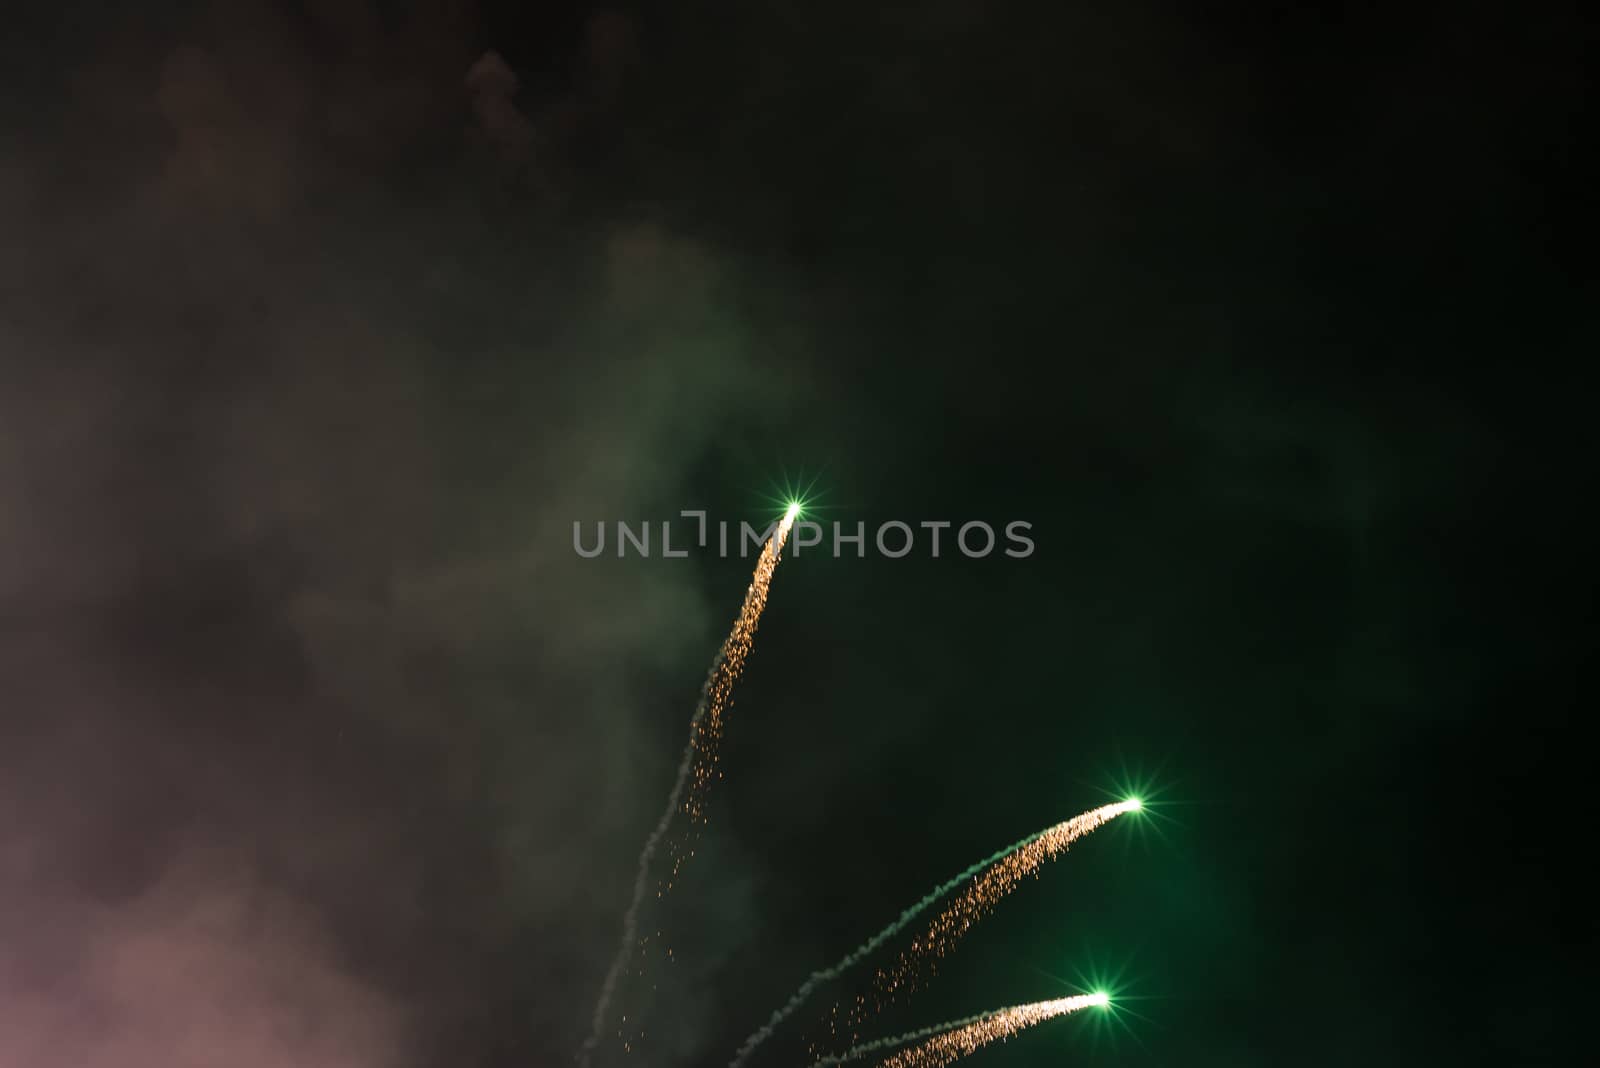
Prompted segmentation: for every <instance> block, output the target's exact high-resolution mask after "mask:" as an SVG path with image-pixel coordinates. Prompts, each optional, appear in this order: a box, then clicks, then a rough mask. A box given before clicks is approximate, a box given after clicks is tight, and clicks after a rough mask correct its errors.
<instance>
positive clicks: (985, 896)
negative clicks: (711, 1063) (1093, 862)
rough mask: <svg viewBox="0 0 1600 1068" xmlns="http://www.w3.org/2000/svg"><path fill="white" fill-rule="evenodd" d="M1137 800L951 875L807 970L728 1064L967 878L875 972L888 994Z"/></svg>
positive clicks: (859, 1014)
mask: <svg viewBox="0 0 1600 1068" xmlns="http://www.w3.org/2000/svg"><path fill="white" fill-rule="evenodd" d="M1140 807H1141V806H1140V802H1138V801H1136V800H1128V801H1119V802H1118V803H1116V804H1114V805H1101V806H1100V807H1099V808H1096V809H1091V810H1089V811H1088V812H1085V813H1083V814H1082V815H1081V816H1074V817H1072V819H1070V820H1066V821H1064V822H1062V823H1058V824H1056V825H1055V826H1053V827H1047V828H1045V829H1044V830H1042V831H1040V832H1039V833H1037V834H1034V835H1030V836H1029V837H1027V838H1024V839H1023V840H1022V841H1020V842H1017V843H1016V844H1014V845H1010V846H1007V847H1006V848H1005V849H1002V850H1001V851H1000V852H998V853H995V854H992V855H991V856H989V857H986V858H984V859H983V860H980V861H979V862H978V863H976V864H974V865H972V866H971V867H969V868H968V869H967V870H966V871H963V872H962V873H961V874H960V875H957V876H956V877H955V878H953V879H950V880H948V881H947V882H944V883H942V884H941V885H939V886H937V887H935V888H934V889H933V890H932V891H930V892H929V893H928V894H927V895H925V896H924V897H923V898H922V900H920V901H918V902H917V903H916V904H915V905H912V906H911V907H910V908H908V909H906V910H905V911H904V912H902V913H901V914H900V916H899V918H898V919H896V920H895V921H894V922H893V923H891V924H890V925H889V926H887V927H885V928H884V929H883V930H881V931H879V932H878V933H877V934H875V935H873V936H872V937H871V938H869V939H867V940H866V941H865V942H863V943H861V945H859V946H857V947H856V948H855V949H854V950H852V951H851V952H850V953H849V954H847V955H846V956H845V957H844V958H843V959H842V960H840V961H839V963H837V964H835V965H834V966H833V967H831V968H828V969H825V970H823V971H820V972H812V973H811V976H810V977H809V978H808V979H806V981H805V982H804V983H802V984H801V985H800V989H799V990H796V991H795V992H794V995H793V996H792V997H790V998H789V1000H788V1001H787V1002H785V1003H784V1005H783V1007H782V1008H780V1009H778V1011H776V1012H774V1013H773V1014H772V1016H771V1017H769V1018H768V1020H767V1022H766V1024H765V1025H764V1026H763V1027H761V1029H760V1030H758V1031H756V1032H755V1033H754V1034H752V1035H751V1036H750V1037H749V1038H747V1039H745V1040H744V1045H742V1046H740V1047H739V1049H738V1051H737V1052H735V1053H734V1056H733V1060H732V1061H731V1062H729V1065H728V1068H740V1066H741V1065H742V1064H744V1062H745V1061H746V1060H748V1059H749V1057H750V1054H752V1053H754V1052H755V1050H756V1047H757V1046H759V1045H761V1043H763V1042H765V1041H766V1040H767V1039H769V1038H771V1037H772V1035H773V1032H775V1031H776V1030H777V1029H778V1025H779V1024H781V1023H783V1021H784V1020H786V1019H788V1018H789V1017H790V1016H791V1015H793V1014H794V1012H795V1011H796V1010H798V1009H799V1008H800V1006H801V1005H803V1004H805V1002H806V1000H807V999H808V998H810V997H811V995H812V994H813V993H815V992H816V990H817V988H818V987H820V986H822V985H823V984H824V983H827V982H830V981H832V980H834V979H837V978H838V977H839V976H841V975H843V974H844V973H845V972H847V971H849V970H850V969H851V968H852V967H854V966H855V965H856V964H859V963H860V962H861V961H863V960H865V959H866V958H867V957H868V956H870V955H871V954H872V953H873V951H874V950H876V949H877V948H878V947H880V946H882V945H883V944H884V943H885V942H887V941H889V939H891V938H893V937H894V936H896V935H898V934H899V933H900V932H902V931H904V930H905V929H906V927H908V926H909V925H910V924H911V922H912V921H913V920H915V919H916V918H917V917H918V916H920V915H921V914H922V913H924V912H926V911H927V910H928V909H929V908H931V907H933V906H934V905H935V904H937V903H938V902H939V901H940V900H941V899H942V898H943V897H944V896H945V895H946V894H948V893H950V892H951V891H952V890H954V889H956V888H957V887H958V886H960V885H961V884H962V883H966V882H968V880H971V882H970V885H968V887H967V889H966V890H965V891H964V892H963V893H962V894H961V896H960V897H958V898H956V899H955V900H954V901H953V902H952V903H951V904H950V905H949V906H948V907H946V908H945V909H944V910H943V911H942V912H940V913H939V915H938V917H936V918H935V919H934V921H933V922H932V923H931V924H929V926H928V930H927V933H926V934H924V935H923V936H922V937H920V938H918V939H917V940H916V941H915V942H913V943H911V946H910V947H909V948H908V949H907V950H906V951H905V952H903V953H902V954H901V955H900V958H899V960H897V961H896V962H895V964H894V965H893V966H892V967H890V968H886V969H883V970H880V971H879V972H878V974H877V977H876V980H875V984H874V985H875V986H876V988H877V990H878V993H879V995H880V999H881V998H883V997H890V998H892V996H893V994H894V992H895V990H896V989H897V988H898V987H899V986H900V985H901V984H902V983H904V982H906V981H907V980H908V979H909V977H910V976H911V974H912V972H913V971H914V970H915V968H916V965H917V963H918V962H919V961H920V960H921V959H922V958H923V957H924V956H925V955H926V954H928V953H929V952H933V953H935V954H936V955H938V956H943V955H944V954H945V952H946V951H948V949H949V948H950V946H951V945H953V944H954V943H955V941H956V940H957V939H959V938H960V937H961V936H962V935H963V934H965V933H966V931H967V930H968V929H969V928H970V927H971V926H972V924H974V923H976V922H977V921H978V920H980V919H982V918H983V917H984V916H985V915H987V914H988V913H989V912H990V911H991V910H992V909H993V908H994V906H995V905H997V904H999V902H1000V899H1001V898H1003V897H1005V895H1006V894H1008V893H1010V892H1011V891H1012V890H1013V889H1015V888H1016V885H1017V883H1018V882H1020V881H1021V880H1022V878H1023V877H1024V876H1026V875H1029V874H1031V873H1033V872H1035V871H1037V870H1038V869H1039V867H1040V866H1041V865H1043V864H1044V862H1045V861H1047V860H1052V859H1054V858H1055V857H1056V856H1058V855H1059V854H1061V853H1062V852H1064V851H1065V850H1066V848H1067V847H1068V846H1070V845H1071V844H1072V843H1073V842H1075V841H1077V840H1078V839H1079V838H1082V837H1083V836H1084V835H1086V834H1088V833H1089V832H1091V831H1093V830H1094V829H1095V828H1097V827H1099V826H1100V825H1102V824H1104V823H1107V822H1109V821H1110V820H1113V819H1115V818H1116V817H1118V816H1120V815H1122V814H1123V813H1126V812H1136V811H1138V810H1139V808H1140ZM865 1011H866V1010H865V999H858V1001H857V1003H856V1008H855V1010H854V1011H853V1012H852V1015H851V1019H850V1023H852V1024H856V1023H860V1022H861V1020H862V1019H863V1018H864V1016H865Z"/></svg>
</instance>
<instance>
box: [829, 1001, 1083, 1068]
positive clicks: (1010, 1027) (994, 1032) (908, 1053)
mask: <svg viewBox="0 0 1600 1068" xmlns="http://www.w3.org/2000/svg"><path fill="white" fill-rule="evenodd" d="M1110 1003H1111V999H1110V998H1108V997H1107V996H1106V995H1105V994H1103V993H1095V994H1076V995H1074V996H1072V997H1069V998H1057V999H1055V1000H1054V1001H1035V1002H1033V1003H1032V1004H1028V1005H1014V1006H1012V1007H1011V1008H1009V1009H995V1010H993V1011H991V1012H984V1013H979V1014H978V1015H976V1016H968V1017H965V1018H964V1019H960V1020H951V1021H949V1022H947V1023H942V1024H935V1025H934V1026H933V1027H925V1028H923V1029H922V1030H920V1031H912V1032H911V1033H910V1034H905V1035H896V1036H895V1037H894V1038H883V1039H879V1040H878V1041H876V1042H868V1043H866V1044H864V1045H860V1046H856V1047H854V1048H852V1049H848V1050H846V1051H845V1052H843V1053H841V1054H839V1055H838V1056H835V1057H824V1058H823V1059H822V1060H820V1061H817V1062H816V1064H815V1065H813V1068H829V1066H831V1065H836V1064H843V1063H845V1062H846V1061H853V1060H858V1059H860V1058H862V1057H866V1056H869V1055H871V1054H874V1053H881V1052H882V1051H884V1050H888V1049H896V1048H897V1047H899V1046H905V1045H908V1044H910V1043H912V1042H921V1045H918V1046H913V1047H912V1048H910V1049H902V1050H898V1052H895V1053H891V1054H890V1055H889V1056H888V1057H886V1058H884V1059H883V1060H882V1061H880V1062H878V1063H879V1068H941V1066H943V1065H946V1064H949V1063H950V1062H951V1061H954V1060H958V1059H960V1058H962V1057H965V1056H966V1055H967V1054H969V1053H971V1052H973V1051H974V1050H976V1049H979V1048H980V1047H983V1046H987V1045H988V1044H989V1043H991V1042H995V1041H999V1040H1003V1039H1007V1038H1010V1037H1011V1036H1012V1035H1014V1034H1016V1033H1017V1032H1018V1031H1022V1030H1025V1029H1027V1028H1029V1027H1032V1026H1034V1025H1035V1024H1041V1023H1044V1022H1045V1021H1046V1020H1053V1019H1055V1018H1056V1017H1058V1016H1065V1015H1067V1014H1068V1013H1071V1012H1078V1011H1079V1010H1081V1009H1087V1008H1089V1007H1091V1006H1102V1007H1103V1006H1106V1005H1109V1004H1110ZM924 1039H926V1041H922V1040H924Z"/></svg>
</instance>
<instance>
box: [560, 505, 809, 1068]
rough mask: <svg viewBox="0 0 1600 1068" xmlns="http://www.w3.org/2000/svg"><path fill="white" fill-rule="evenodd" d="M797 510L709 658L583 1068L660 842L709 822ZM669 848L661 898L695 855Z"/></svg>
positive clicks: (775, 535) (764, 552)
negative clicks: (722, 755)
mask: <svg viewBox="0 0 1600 1068" xmlns="http://www.w3.org/2000/svg"><path fill="white" fill-rule="evenodd" d="M799 514H800V506H799V505H797V504H791V505H790V506H789V508H788V511H786V512H785V513H784V516H783V519H782V520H781V521H779V523H778V524H777V526H776V528H775V529H774V530H773V532H772V535H771V537H769V538H768V539H767V542H766V544H765V545H764V546H763V547H762V549H761V558H760V559H759V560H757V561H756V569H755V574H754V575H753V576H752V577H751V580H750V586H749V588H747V589H746V590H745V593H744V604H743V605H742V606H741V607H740V609H739V615H738V618H736V619H735V620H734V621H733V627H732V629H731V630H729V631H728V637H727V639H726V640H725V641H723V643H722V647H721V649H719V650H718V651H717V656H716V659H715V660H713V661H712V663H711V671H710V673H709V674H707V676H706V683H705V687H704V689H702V691H701V694H700V701H699V703H698V704H697V705H696V706H695V710H694V715H693V716H691V717H690V719H689V741H688V743H687V744H686V745H685V746H684V750H683V759H682V760H681V761H680V762H679V764H678V774H677V776H676V778H675V779H674V780H673V783H672V790H671V792H670V793H669V794H668V795H667V805H666V808H665V810H663V811H662V813H661V819H660V820H658V821H657V822H656V826H655V829H654V830H652V831H651V832H650V836H649V837H648V838H647V839H645V843H644V848H643V849H642V850H641V851H640V853H639V864H638V869H637V872H636V874H635V876H634V882H633V898H632V900H631V901H630V902H629V904H628V911H627V912H626V913H625V914H624V915H623V918H622V937H621V940H620V941H619V942H618V944H617V952H616V955H615V957H613V958H612V961H611V968H610V969H609V970H608V971H607V972H606V977H605V981H604V982H603V983H602V984H601V986H600V996H599V998H598V1000H597V1001H596V1002H595V1007H594V1020H593V1022H592V1025H591V1029H590V1033H589V1037H588V1038H587V1039H586V1040H585V1041H584V1044H583V1049H582V1051H581V1052H580V1053H579V1057H578V1059H579V1062H580V1063H581V1064H582V1065H583V1066H584V1068H588V1064H589V1062H590V1058H591V1056H592V1054H593V1053H594V1049H595V1047H596V1046H598V1045H599V1044H600V1032H601V1031H602V1029H604V1027H605V1022H606V1014H607V1013H608V1012H609V1011H610V1008H611V998H612V995H613V994H615V993H616V987H617V981H618V979H619V978H620V977H621V975H622V970H623V968H624V966H625V965H626V964H627V961H628V957H629V955H630V954H631V953H632V952H633V950H634V943H635V940H636V939H637V938H638V933H639V909H640V906H641V905H642V903H643V902H644V898H645V893H646V891H647V890H648V889H649V882H650V863H651V861H652V860H654V859H655V855H656V851H657V850H658V849H659V848H660V846H661V843H662V841H663V840H664V839H666V837H667V831H668V829H669V828H670V827H671V826H672V820H673V817H674V816H675V815H678V814H679V813H680V812H681V813H682V814H683V815H684V816H686V817H688V819H689V822H690V824H691V825H692V824H696V823H702V822H704V821H705V801H706V792H707V790H708V789H709V788H710V786H711V783H712V782H713V781H714V780H715V779H716V778H718V777H719V776H720V771H719V769H718V767H717V763H718V754H717V749H718V745H719V743H720V742H721V740H722V726H723V720H724V719H725V717H726V714H727V712H728V709H729V708H730V707H731V706H732V703H733V685H734V683H735V682H737V681H738V680H739V675H740V673H741V672H743V671H744V662H745V658H746V657H747V656H748V655H749V654H750V647H751V645H752V644H753V643H754V641H755V636H756V627H757V625H758V624H759V623H760V622H761V612H762V610H763V609H765V608H766V606H767V591H768V589H769V588H770V587H771V585H772V575H773V572H774V571H775V570H776V569H777V567H778V561H779V559H780V558H781V557H782V555H783V545H784V542H785V541H787V540H788V537H789V531H790V529H791V528H792V527H793V526H794V521H795V518H796V517H797V516H798V515H799ZM669 849H670V852H671V854H672V857H673V864H672V874H671V876H670V877H669V878H667V879H665V880H663V881H662V882H661V883H660V884H658V886H657V889H656V896H657V897H661V896H662V895H663V894H665V893H666V892H667V891H668V890H670V889H671V888H672V880H673V879H675V878H676V877H677V875H678V873H679V872H680V870H681V869H682V866H683V863H684V861H685V860H686V859H687V858H688V857H689V856H690V855H691V854H690V853H689V852H688V851H687V849H686V846H685V844H684V843H682V842H679V841H673V842H671V843H669ZM641 945H642V943H641Z"/></svg>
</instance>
